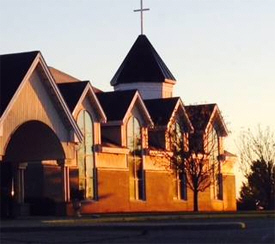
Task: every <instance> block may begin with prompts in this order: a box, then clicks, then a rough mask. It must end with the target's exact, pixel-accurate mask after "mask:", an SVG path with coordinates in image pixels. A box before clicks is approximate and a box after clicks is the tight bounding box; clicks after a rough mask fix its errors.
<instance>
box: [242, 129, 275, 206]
mask: <svg viewBox="0 0 275 244" xmlns="http://www.w3.org/2000/svg"><path fill="white" fill-rule="evenodd" d="M238 147H239V153H240V162H239V163H240V165H239V166H240V169H241V170H242V172H243V174H244V176H245V178H246V182H244V183H243V186H242V189H241V194H240V195H241V197H240V199H239V203H240V207H241V208H245V206H250V208H254V209H255V208H263V209H274V207H275V204H274V202H275V137H274V133H273V132H272V131H271V130H270V128H269V127H267V128H266V129H264V130H263V129H262V128H261V127H260V126H258V128H257V131H256V132H252V131H251V130H250V129H248V130H247V131H243V132H242V133H241V135H240V140H239V145H238Z"/></svg>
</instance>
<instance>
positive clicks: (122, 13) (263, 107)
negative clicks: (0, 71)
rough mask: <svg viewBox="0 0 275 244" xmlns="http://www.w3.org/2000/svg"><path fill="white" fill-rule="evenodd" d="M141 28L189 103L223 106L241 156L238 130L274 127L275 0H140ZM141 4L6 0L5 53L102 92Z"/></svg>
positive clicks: (0, 38)
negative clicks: (32, 59) (40, 62)
mask: <svg viewBox="0 0 275 244" xmlns="http://www.w3.org/2000/svg"><path fill="white" fill-rule="evenodd" d="M143 7H145V8H150V11H146V12H145V13H144V34H145V35H146V36H147V37H148V39H149V40H150V42H151V43H152V44H153V46H154V47H155V49H156V50H157V52H158V53H159V55H160V56H161V57H162V59H163V60H164V62H165V63H166V65H167V66H168V68H169V69H170V71H171V72H172V73H173V75H174V76H175V78H176V79H177V84H176V86H175V96H180V97H181V98H182V100H183V102H184V104H186V105H190V104H200V103H217V104H218V106H219V109H220V110H221V112H222V114H223V117H224V120H225V123H226V125H227V127H228V130H229V131H230V135H229V138H228V139H227V148H228V150H229V151H231V152H233V153H235V154H237V153H238V152H237V148H236V145H235V144H236V143H237V139H238V137H239V134H240V131H241V130H243V129H248V128H252V129H253V128H256V127H257V126H258V125H261V126H262V127H263V128H265V127H267V126H269V127H270V128H271V130H273V131H275V1H274V0H143ZM138 8H140V0H0V53H1V54H6V53H16V52H25V51H32V50H40V51H41V53H42V55H43V57H44V59H45V60H46V63H47V64H48V65H49V66H53V67H55V68H57V69H60V70H62V71H64V72H66V73H68V74H71V75H72V76H74V77H77V78H79V79H82V80H90V81H91V83H92V85H93V86H95V87H97V88H99V89H102V90H104V91H111V90H113V89H112V87H111V86H110V80H111V79H112V77H113V75H114V73H115V72H116V70H117V69H118V67H119V66H120V64H121V63H122V61H123V59H124V58H125V56H126V55H127V53H128V51H129V50H130V48H131V46H132V45H133V43H134V42H135V40H136V38H137V37H138V35H139V34H140V14H139V13H136V12H133V10H134V9H138Z"/></svg>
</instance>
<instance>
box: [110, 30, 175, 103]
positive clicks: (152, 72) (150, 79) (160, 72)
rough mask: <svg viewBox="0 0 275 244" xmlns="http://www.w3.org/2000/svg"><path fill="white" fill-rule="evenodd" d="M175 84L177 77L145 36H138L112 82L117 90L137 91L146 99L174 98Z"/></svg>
mask: <svg viewBox="0 0 275 244" xmlns="http://www.w3.org/2000/svg"><path fill="white" fill-rule="evenodd" d="M175 83H176V79H175V77H174V76H173V75H172V73H171V72H170V70H169V69H168V67H167V66H166V64H165V63H164V62H163V60H162V59H161V57H160V56H159V54H158V53H157V51H156V50H155V48H154V47H153V45H152V44H151V43H150V41H149V40H148V38H147V37H146V36H145V35H139V36H138V38H137V40H136V41H135V43H134V45H133V46H132V48H131V49H130V51H129V53H128V54H127V56H126V57H125V59H124V61H123V62H122V64H121V65H120V67H119V69H118V70H117V72H116V74H115V75H114V77H113V79H112V80H111V85H112V86H114V89H115V90H129V89H137V90H139V91H140V93H141V95H142V96H143V98H145V99H146V98H162V97H172V96H173V94H172V93H173V85H174V84H175ZM148 89H149V90H148ZM149 93H150V94H149Z"/></svg>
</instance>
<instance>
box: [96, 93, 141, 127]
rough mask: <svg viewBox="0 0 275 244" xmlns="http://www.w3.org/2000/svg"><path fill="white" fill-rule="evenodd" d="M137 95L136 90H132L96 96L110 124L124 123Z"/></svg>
mask: <svg viewBox="0 0 275 244" xmlns="http://www.w3.org/2000/svg"><path fill="white" fill-rule="evenodd" d="M135 93H136V91H135V90H131V91H115V92H103V93H97V94H96V95H97V98H98V100H99V102H100V104H101V106H102V108H103V110H104V112H105V114H106V117H107V121H108V122H114V121H120V122H122V121H123V119H124V117H125V115H126V112H127V111H128V108H129V106H130V104H131V102H132V100H133V97H134V95H135Z"/></svg>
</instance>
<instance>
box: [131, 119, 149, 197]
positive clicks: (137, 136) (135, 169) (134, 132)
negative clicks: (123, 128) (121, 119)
mask: <svg viewBox="0 0 275 244" xmlns="http://www.w3.org/2000/svg"><path fill="white" fill-rule="evenodd" d="M141 138H142V137H141V127H140V124H139V122H138V120H137V119H136V118H135V117H131V118H130V119H129V121H128V124H127V146H128V148H129V150H130V152H129V155H128V165H129V173H130V175H129V177H130V198H131V199H135V200H144V199H145V184H144V181H145V175H144V170H143V167H142V155H141V147H142V144H141V140H142V139H141Z"/></svg>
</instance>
